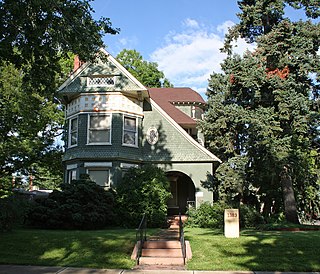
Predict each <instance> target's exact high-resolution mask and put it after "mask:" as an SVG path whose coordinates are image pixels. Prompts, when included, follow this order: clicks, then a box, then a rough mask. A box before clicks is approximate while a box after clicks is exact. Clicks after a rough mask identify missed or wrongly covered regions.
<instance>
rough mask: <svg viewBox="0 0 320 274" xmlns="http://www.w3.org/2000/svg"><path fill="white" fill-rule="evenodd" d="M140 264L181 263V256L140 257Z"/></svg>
mask: <svg viewBox="0 0 320 274" xmlns="http://www.w3.org/2000/svg"><path fill="white" fill-rule="evenodd" d="M139 264H140V265H183V258H169V257H166V258H163V257H141V258H140V260H139Z"/></svg>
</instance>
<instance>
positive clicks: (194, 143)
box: [150, 98, 222, 163]
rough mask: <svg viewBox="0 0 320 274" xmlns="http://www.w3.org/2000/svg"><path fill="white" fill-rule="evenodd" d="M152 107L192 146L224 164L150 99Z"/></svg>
mask: <svg viewBox="0 0 320 274" xmlns="http://www.w3.org/2000/svg"><path fill="white" fill-rule="evenodd" d="M150 102H151V105H152V106H153V107H154V108H155V109H156V110H157V111H159V112H160V114H161V115H162V116H163V117H164V118H165V119H166V120H167V121H168V122H169V123H170V124H171V125H172V126H173V127H174V128H175V129H176V130H177V131H178V132H179V133H180V134H181V135H183V136H184V138H186V139H187V140H188V141H189V142H190V144H192V145H193V146H195V147H196V148H197V149H199V150H200V151H201V152H203V153H205V154H206V155H207V156H209V157H210V158H212V159H213V160H214V161H216V162H219V163H222V161H221V160H220V159H219V158H218V157H217V156H215V155H214V154H212V153H211V152H210V151H209V150H207V149H206V148H204V147H203V146H202V145H200V144H199V143H198V142H197V141H196V140H194V139H193V138H192V137H191V136H190V135H189V134H188V133H187V132H186V131H185V130H184V129H183V128H182V127H181V126H180V125H179V124H178V123H177V122H176V121H174V120H173V119H172V118H171V117H170V116H169V115H168V114H167V113H166V112H165V111H164V110H163V109H162V108H161V107H160V106H159V105H158V104H157V103H156V102H155V101H153V100H152V99H151V98H150Z"/></svg>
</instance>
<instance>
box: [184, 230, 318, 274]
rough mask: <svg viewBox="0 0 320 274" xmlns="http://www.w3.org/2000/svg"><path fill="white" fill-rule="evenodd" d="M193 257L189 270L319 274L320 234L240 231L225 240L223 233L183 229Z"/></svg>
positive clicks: (313, 232) (309, 232) (316, 232)
mask: <svg viewBox="0 0 320 274" xmlns="http://www.w3.org/2000/svg"><path fill="white" fill-rule="evenodd" d="M186 239H187V240H189V241H190V244H191V248H192V253H193V258H192V260H191V261H189V262H188V269H193V270H243V271H244V270H250V271H301V272H305V271H319V269H320V257H319V254H320V244H319V243H320V231H308V232H280V231H268V232H260V231H253V230H251V231H250V230H247V231H242V232H241V234H240V237H239V238H225V237H224V234H223V231H221V230H211V229H199V228H186Z"/></svg>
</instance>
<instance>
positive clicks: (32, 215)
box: [27, 179, 115, 229]
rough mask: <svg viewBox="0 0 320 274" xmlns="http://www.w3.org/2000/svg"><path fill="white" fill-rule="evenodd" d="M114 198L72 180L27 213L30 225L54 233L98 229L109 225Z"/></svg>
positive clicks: (87, 182)
mask: <svg viewBox="0 0 320 274" xmlns="http://www.w3.org/2000/svg"><path fill="white" fill-rule="evenodd" d="M113 202H114V196H113V194H112V193H111V192H110V191H106V190H104V189H103V188H101V187H100V186H98V185H97V184H96V183H94V182H92V181H90V180H88V179H82V180H75V181H72V183H70V184H62V185H61V191H58V190H54V191H53V192H52V193H51V194H50V195H49V196H48V198H46V199H39V200H37V201H36V203H35V204H34V206H33V207H32V208H31V209H30V210H29V212H28V217H27V219H28V222H29V224H30V225H33V226H37V227H42V228H54V229H98V228H103V227H106V226H110V225H112V224H113V220H114V219H115V215H114V213H113Z"/></svg>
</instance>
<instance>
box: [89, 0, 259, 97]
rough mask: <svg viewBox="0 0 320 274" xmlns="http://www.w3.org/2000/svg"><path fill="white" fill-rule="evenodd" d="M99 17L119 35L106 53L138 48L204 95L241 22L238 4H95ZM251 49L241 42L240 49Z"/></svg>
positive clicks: (209, 0)
mask: <svg viewBox="0 0 320 274" xmlns="http://www.w3.org/2000/svg"><path fill="white" fill-rule="evenodd" d="M91 5H92V7H93V9H94V10H95V13H94V17H95V18H96V19H98V18H100V17H102V16H104V17H108V18H110V20H111V22H112V24H113V26H114V27H118V28H120V29H121V31H120V34H118V35H114V36H113V35H106V36H105V38H104V42H105V44H106V46H107V47H106V50H107V51H109V52H110V53H111V54H112V55H113V56H114V57H115V56H116V55H117V54H118V53H119V52H120V51H121V50H123V49H135V50H137V51H138V52H140V53H141V55H142V56H143V58H144V60H147V61H152V62H157V63H158V65H159V69H160V70H162V71H163V72H164V74H165V76H166V77H167V78H168V79H169V80H170V82H171V83H173V84H174V86H176V87H191V88H193V89H194V90H196V91H198V92H199V93H200V94H201V95H204V93H205V91H206V88H207V86H208V78H209V76H210V74H211V73H212V72H213V71H214V72H220V63H221V62H222V60H223V59H224V58H225V55H224V54H222V53H221V52H220V50H219V49H220V48H221V47H222V45H223V40H224V35H225V33H226V32H227V29H228V27H230V26H232V25H233V24H235V23H237V22H238V18H237V16H236V13H238V12H240V10H239V8H238V5H237V1H236V0H95V1H93V2H92V3H91ZM247 48H248V49H249V50H252V49H253V45H248V44H246V43H245V41H243V40H239V41H237V48H236V51H237V52H238V53H242V52H243V51H245V50H246V49H247Z"/></svg>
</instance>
